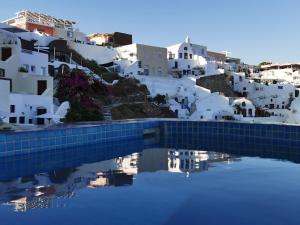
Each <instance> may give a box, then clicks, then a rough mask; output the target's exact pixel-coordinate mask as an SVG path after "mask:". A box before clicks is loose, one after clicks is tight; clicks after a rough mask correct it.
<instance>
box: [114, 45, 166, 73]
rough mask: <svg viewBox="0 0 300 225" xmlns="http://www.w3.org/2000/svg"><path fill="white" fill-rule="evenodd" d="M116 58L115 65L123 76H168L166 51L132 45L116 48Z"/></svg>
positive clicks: (154, 47) (159, 48)
mask: <svg viewBox="0 0 300 225" xmlns="http://www.w3.org/2000/svg"><path fill="white" fill-rule="evenodd" d="M116 50H117V52H118V56H117V58H116V60H115V63H116V64H117V65H119V67H120V69H119V70H120V71H119V72H120V73H121V74H124V75H157V76H167V75H168V62H167V57H166V56H167V49H166V48H161V47H156V46H149V45H142V44H132V45H125V46H122V47H119V48H116Z"/></svg>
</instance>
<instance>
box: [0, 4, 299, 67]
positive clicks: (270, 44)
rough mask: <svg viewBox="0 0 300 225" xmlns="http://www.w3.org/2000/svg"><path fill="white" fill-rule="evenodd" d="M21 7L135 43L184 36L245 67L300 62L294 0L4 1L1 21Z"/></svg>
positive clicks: (162, 41)
mask: <svg viewBox="0 0 300 225" xmlns="http://www.w3.org/2000/svg"><path fill="white" fill-rule="evenodd" d="M22 9H29V10H34V11H38V12H43V13H47V14H50V15H54V16H58V17H62V18H66V19H73V20H76V21H79V22H80V29H81V30H82V31H84V32H86V33H94V32H112V31H122V32H127V33H132V34H133V35H134V41H135V42H138V43H144V44H151V45H157V46H168V45H172V44H175V43H179V42H181V41H183V40H184V39H185V37H186V35H189V36H190V37H191V40H192V42H193V43H197V44H203V45H206V46H208V48H209V49H210V50H214V51H222V50H228V51H230V52H232V54H233V55H232V56H234V57H241V58H242V59H243V60H244V61H245V62H247V63H257V62H260V61H264V60H270V61H273V62H288V61H289V62H298V61H300V25H299V24H300V11H299V9H300V1H299V0H284V1H279V0H278V1H277V0H251V1H246V0H147V1H146V0H114V1H110V0H86V1H80V0H49V1H48V0H22V1H20V0H9V1H5V3H3V4H2V6H1V7H0V20H3V19H6V18H9V17H12V16H13V15H14V13H15V12H16V11H20V10H22Z"/></svg>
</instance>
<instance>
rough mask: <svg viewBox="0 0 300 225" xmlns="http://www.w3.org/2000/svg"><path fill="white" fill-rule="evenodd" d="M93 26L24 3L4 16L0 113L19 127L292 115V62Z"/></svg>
mask: <svg viewBox="0 0 300 225" xmlns="http://www.w3.org/2000/svg"><path fill="white" fill-rule="evenodd" d="M94 32H96V33H92V34H85V33H83V32H81V31H80V29H79V27H78V23H77V22H75V21H71V20H66V19H60V18H57V17H53V16H49V15H46V14H42V13H36V12H31V11H20V12H17V13H16V15H15V17H13V18H11V19H8V20H6V21H2V23H0V90H1V92H0V121H1V122H2V123H3V124H12V125H14V126H16V125H17V126H23V127H26V126H37V125H41V126H49V125H54V124H58V123H64V122H65V123H67V122H80V121H81V122H82V121H102V120H108V121H109V120H119V119H135V118H151V117H162V118H179V119H187V120H236V121H245V122H259V123H300V98H299V92H300V88H299V87H300V74H299V73H300V72H299V71H300V64H296V63H294V64H272V63H266V64H263V65H260V66H253V65H247V64H245V63H243V62H242V61H241V59H239V58H233V57H231V56H230V54H228V52H224V53H222V52H220V53H219V52H213V51H210V50H208V48H207V47H206V46H203V45H200V44H196V43H193V42H192V39H190V38H189V37H186V39H184V40H182V42H181V43H177V44H174V45H170V46H166V47H157V46H149V45H146V44H144V43H134V42H133V37H132V35H130V34H125V33H121V32H115V33H111V34H108V33H97V32H99V31H94ZM224 47H226V46H224ZM2 126H3V125H2Z"/></svg>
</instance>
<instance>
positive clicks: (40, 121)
mask: <svg viewBox="0 0 300 225" xmlns="http://www.w3.org/2000/svg"><path fill="white" fill-rule="evenodd" d="M46 113H47V109H46V108H43V107H41V108H38V109H37V110H36V115H37V116H40V115H43V114H46ZM36 123H37V125H45V119H44V118H37V121H36Z"/></svg>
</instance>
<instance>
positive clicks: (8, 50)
mask: <svg viewBox="0 0 300 225" xmlns="http://www.w3.org/2000/svg"><path fill="white" fill-rule="evenodd" d="M1 53H2V54H1V55H2V57H1V60H2V61H6V60H8V59H9V58H10V57H11V55H12V50H11V48H2V49H1Z"/></svg>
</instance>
